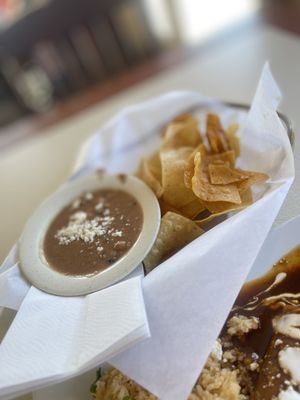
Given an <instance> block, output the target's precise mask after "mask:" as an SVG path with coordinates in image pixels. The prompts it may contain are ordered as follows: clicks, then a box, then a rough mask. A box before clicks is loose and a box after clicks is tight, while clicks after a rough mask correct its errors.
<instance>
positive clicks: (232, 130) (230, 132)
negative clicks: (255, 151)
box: [226, 124, 241, 158]
mask: <svg viewBox="0 0 300 400" xmlns="http://www.w3.org/2000/svg"><path fill="white" fill-rule="evenodd" d="M239 128H240V125H239V124H232V125H230V126H229V127H228V128H227V130H226V136H227V139H228V141H229V147H230V149H231V150H233V151H234V154H235V157H236V158H237V157H239V155H240V153H241V149H240V139H239V138H238V137H237V131H238V130H239Z"/></svg>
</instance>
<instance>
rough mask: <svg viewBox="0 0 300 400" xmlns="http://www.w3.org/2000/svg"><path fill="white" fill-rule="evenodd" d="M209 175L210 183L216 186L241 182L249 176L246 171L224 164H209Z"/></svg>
mask: <svg viewBox="0 0 300 400" xmlns="http://www.w3.org/2000/svg"><path fill="white" fill-rule="evenodd" d="M208 174H209V179H210V183H213V184H214V185H226V184H228V183H234V182H240V181H243V180H245V179H247V178H249V175H248V174H246V173H245V171H242V170H238V169H235V168H230V167H229V166H227V165H224V164H223V165H222V164H209V165H208Z"/></svg>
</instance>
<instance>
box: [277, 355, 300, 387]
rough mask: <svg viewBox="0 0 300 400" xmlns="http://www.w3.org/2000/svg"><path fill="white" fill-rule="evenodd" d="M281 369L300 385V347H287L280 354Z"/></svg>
mask: <svg viewBox="0 0 300 400" xmlns="http://www.w3.org/2000/svg"><path fill="white" fill-rule="evenodd" d="M278 361H279V365H280V367H281V368H282V369H283V371H284V372H285V373H286V374H289V375H290V377H291V380H292V382H293V383H294V384H296V385H300V368H299V366H300V347H286V348H284V349H283V350H280V352H279V353H278Z"/></svg>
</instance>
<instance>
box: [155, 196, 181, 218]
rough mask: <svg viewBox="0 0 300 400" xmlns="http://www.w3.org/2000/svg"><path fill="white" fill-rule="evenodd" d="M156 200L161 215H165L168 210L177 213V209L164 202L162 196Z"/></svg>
mask: <svg viewBox="0 0 300 400" xmlns="http://www.w3.org/2000/svg"><path fill="white" fill-rule="evenodd" d="M158 201H159V206H160V213H161V216H163V215H165V214H166V213H167V212H168V211H171V212H174V213H177V214H179V211H178V210H177V209H176V208H175V207H173V206H171V205H170V204H168V203H166V202H165V201H164V199H163V198H162V197H161V198H160V199H158Z"/></svg>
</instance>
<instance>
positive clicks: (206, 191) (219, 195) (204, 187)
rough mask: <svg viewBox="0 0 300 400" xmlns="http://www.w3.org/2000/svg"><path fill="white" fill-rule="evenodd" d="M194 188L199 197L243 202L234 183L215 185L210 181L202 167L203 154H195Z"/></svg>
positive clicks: (210, 199)
mask: <svg viewBox="0 0 300 400" xmlns="http://www.w3.org/2000/svg"><path fill="white" fill-rule="evenodd" d="M192 189H193V192H194V193H195V195H196V196H197V197H199V198H200V199H201V200H204V201H227V202H229V203H235V204H241V197H240V194H239V191H238V189H237V187H236V186H235V185H234V184H228V185H213V184H211V183H210V182H209V177H208V173H207V172H205V171H204V170H203V169H202V165H201V155H200V153H196V155H195V173H194V176H193V178H192Z"/></svg>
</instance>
